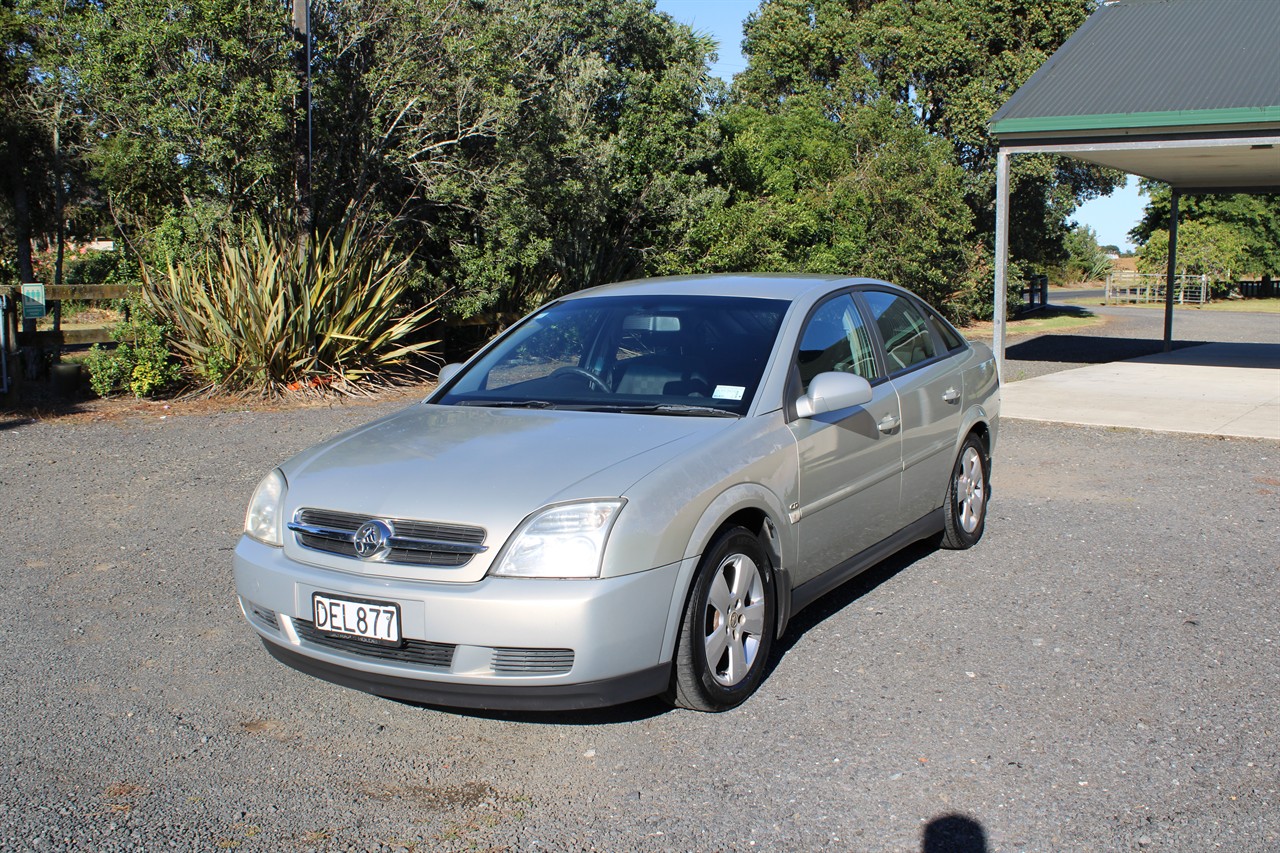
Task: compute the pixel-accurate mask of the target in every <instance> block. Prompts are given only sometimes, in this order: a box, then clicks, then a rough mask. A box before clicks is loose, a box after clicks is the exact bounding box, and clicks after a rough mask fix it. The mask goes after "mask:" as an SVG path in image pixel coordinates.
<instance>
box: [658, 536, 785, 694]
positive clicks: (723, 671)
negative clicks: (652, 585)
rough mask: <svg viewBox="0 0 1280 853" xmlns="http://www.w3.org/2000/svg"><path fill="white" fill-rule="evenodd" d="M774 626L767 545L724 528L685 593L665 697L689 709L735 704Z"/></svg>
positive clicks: (769, 644)
mask: <svg viewBox="0 0 1280 853" xmlns="http://www.w3.org/2000/svg"><path fill="white" fill-rule="evenodd" d="M776 623H777V595H776V593H775V590H774V578H773V561H772V560H771V559H770V557H769V552H768V550H767V549H766V548H765V547H764V546H763V545H762V544H761V543H760V540H759V539H758V538H757V537H756V535H755V534H754V533H752V532H751V531H749V530H747V529H746V528H745V527H733V528H730V529H728V530H726V531H724V532H723V533H721V534H720V536H719V537H717V538H716V540H715V541H714V542H713V543H712V545H711V547H710V548H709V549H708V550H707V552H706V554H704V555H703V558H702V563H701V564H700V565H699V567H698V574H697V576H696V577H695V579H694V582H693V588H692V589H691V590H690V591H689V599H688V601H687V602H686V603H685V608H684V618H683V619H682V620H681V623H680V636H679V638H678V640H677V641H676V654H675V665H674V667H673V672H672V675H671V688H670V689H669V690H668V692H667V695H666V698H667V700H668V701H669V702H671V703H672V704H673V705H677V706H679V707H682V708H689V709H691V710H694V711H727V710H728V709H730V708H733V707H735V706H737V705H740V704H741V703H742V702H743V701H744V700H745V699H746V698H747V697H748V696H750V695H751V694H752V693H754V692H755V690H756V688H757V687H758V686H759V685H760V681H761V679H763V678H764V671H765V667H766V666H767V665H768V661H769V650H770V649H771V648H773V634H774V631H775V627H776ZM710 657H714V658H715V660H709V659H708V658H710Z"/></svg>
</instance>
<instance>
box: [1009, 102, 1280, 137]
mask: <svg viewBox="0 0 1280 853" xmlns="http://www.w3.org/2000/svg"><path fill="white" fill-rule="evenodd" d="M1270 122H1280V106H1275V107H1230V108H1227V109H1218V110H1164V111H1161V112H1151V113H1111V114H1104V115H1076V116H1040V117H1033V118H1005V119H1000V120H999V121H997V122H994V123H993V124H992V125H991V133H992V134H994V135H996V136H999V135H1001V134H1005V133H1043V132H1049V131H1066V130H1121V129H1128V128H1137V127H1148V128H1150V127H1195V126H1203V125H1215V124H1257V123H1270Z"/></svg>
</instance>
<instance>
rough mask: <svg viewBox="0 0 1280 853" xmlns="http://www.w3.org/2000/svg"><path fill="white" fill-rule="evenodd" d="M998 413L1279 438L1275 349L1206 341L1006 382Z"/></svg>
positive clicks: (1279, 350)
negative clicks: (1166, 351) (1163, 351)
mask: <svg viewBox="0 0 1280 853" xmlns="http://www.w3.org/2000/svg"><path fill="white" fill-rule="evenodd" d="M1000 413H1001V414H1002V415H1003V416H1004V417H1008V418H1015V419H1020V420H1032V421H1051V422H1054V423H1073V424H1088V425H1091V426H1112V427H1126V428H1131V429H1148V430H1156V431H1159V432H1189V433H1199V434H1205V435H1224V436H1240V437H1247V438H1267V439H1273V440H1277V441H1280V344H1250V343H1218V344H1206V345H1204V346H1198V347H1187V348H1186V349H1181V350H1175V351H1174V352H1171V353H1162V354H1160V355H1152V356H1146V357H1143V358H1137V359H1133V360H1131V361H1119V362H1112V363H1110V364H1097V365H1091V366H1088V367H1080V368H1076V369H1074V370H1065V371H1062V372H1060V373H1051V374H1048V375H1046V376H1037V377H1034V378H1032V379H1024V380H1022V381H1020V382H1011V383H1009V384H1007V385H1005V386H1003V388H1002V390H1001V404H1000Z"/></svg>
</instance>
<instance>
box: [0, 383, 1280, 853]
mask: <svg viewBox="0 0 1280 853" xmlns="http://www.w3.org/2000/svg"><path fill="white" fill-rule="evenodd" d="M384 408H385V407H383V408H379V407H335V408H332V409H310V410H303V411H297V412H291V413H266V414H262V413H259V414H252V415H251V414H236V413H228V414H219V415H204V416H187V417H177V418H174V417H170V418H167V419H164V420H161V419H160V418H159V417H158V416H157V414H158V413H157V414H152V415H150V416H144V415H138V416H137V417H134V418H132V419H127V420H123V421H121V422H118V423H99V424H84V423H80V424H71V423H67V422H65V421H62V422H59V421H45V422H39V423H30V424H16V423H13V422H5V421H3V419H0V449H2V450H3V456H4V459H5V465H4V466H3V467H2V468H0V495H2V496H3V498H2V499H3V501H4V509H5V512H4V515H5V518H6V521H7V528H6V531H7V535H6V536H5V537H4V538H3V540H0V578H3V582H2V584H0V589H2V590H3V596H2V597H0V688H2V689H0V718H2V719H3V723H2V724H0V757H2V759H3V760H2V761H0V767H2V768H3V769H2V770H0V848H3V849H6V850H10V849H20V850H61V849H68V848H70V849H80V850H94V851H100V850H101V851H113V850H156V849H162V848H168V847H169V846H170V845H173V846H174V847H175V848H177V849H199V850H212V849H238V850H255V851H256V850H264V851H265V850H282V849H283V850H309V849H316V850H376V849H416V850H472V849H498V850H504V849H509V850H540V849H546V850H592V849H600V850H622V849H628V850H630V849H635V850H644V851H649V850H653V851H661V850H699V851H702V850H749V849H769V850H784V849H785V850H801V849H831V850H865V851H911V850H924V851H929V853H938V851H942V850H962V851H980V850H990V851H1005V850H1029V851H1042V850H1055V851H1058V850H1066V851H1071V850H1080V851H1095V850H1139V849H1141V850H1163V851H1170V850H1173V851H1203V850H1210V849H1224V850H1231V851H1237V852H1239V851H1243V852H1244V853H1249V852H1250V851H1275V850H1277V849H1280V695H1277V693H1278V691H1280V687H1277V685H1280V588H1278V587H1280V580H1278V579H1280V572H1278V571H1277V569H1278V568H1280V541H1277V533H1276V531H1277V530H1278V529H1280V446H1278V445H1277V444H1276V443H1274V442H1271V443H1268V442H1259V441H1235V440H1211V439H1204V438H1197V437H1185V436H1172V435H1152V434H1144V433H1139V432H1127V431H1114V430H1097V429H1088V428H1071V427H1051V426H1044V425H1037V424H1031V423H1013V422H1011V423H1009V424H1007V425H1006V432H1005V435H1004V440H1003V442H1002V445H1001V446H1000V447H999V449H998V453H997V466H998V468H997V471H996V475H995V503H994V504H993V507H992V516H991V519H990V523H989V527H988V534H987V537H986V539H985V540H984V541H983V542H982V543H981V544H980V545H979V546H978V547H977V548H976V549H974V550H972V551H969V552H964V553H951V552H934V551H931V550H929V549H927V548H918V549H915V550H913V551H911V552H909V553H907V554H905V555H904V556H902V557H900V558H898V559H895V560H892V561H890V562H889V563H887V564H885V565H883V566H881V567H879V568H877V569H875V570H873V571H872V572H871V573H870V574H868V575H865V576H863V578H862V579H860V580H859V581H856V582H855V583H854V584H853V585H851V586H848V587H846V588H844V589H842V590H840V591H838V592H837V593H836V594H835V595H834V596H833V597H831V598H830V599H828V600H826V601H824V602H821V603H820V604H818V605H815V607H814V608H812V609H810V610H808V611H806V612H805V613H803V614H801V616H800V618H799V619H798V620H797V622H796V623H795V624H794V626H793V627H792V629H791V631H790V632H789V634H788V635H787V637H786V639H785V641H784V642H783V643H781V646H780V648H779V650H778V653H777V656H776V661H775V666H774V669H773V671H772V673H771V674H770V676H769V678H768V679H767V680H766V682H765V683H764V685H763V687H762V689H761V690H760V692H759V694H758V695H757V696H755V697H754V698H753V699H752V700H751V701H749V702H748V703H747V704H745V705H744V706H743V707H741V708H740V709H737V710H735V711H733V712H731V713H728V714H724V715H718V716H711V715H703V714H696V713H692V712H685V711H668V710H665V709H663V708H662V707H660V706H658V705H656V704H649V703H641V704H639V705H633V706H628V707H625V708H622V709H619V710H615V711H610V712H607V713H599V714H593V715H578V716H575V715H557V716H547V717H538V716H506V715H483V714H459V713H453V712H447V711H442V710H437V709H431V708H424V707H418V706H412V705H406V704H401V703H397V702H392V701H387V700H383V699H378V698H375V697H372V696H368V695H364V694H361V693H356V692H352V691H348V690H344V689H341V688H337V687H334V686H331V685H329V684H325V683H321V682H319V681H316V680H313V679H309V678H307V677H305V676H302V675H300V674H298V673H295V672H293V671H290V670H287V669H284V668H282V667H281V666H279V665H278V664H276V663H275V662H273V661H272V660H271V659H270V658H269V657H268V656H267V654H266V653H265V652H264V651H263V650H262V648H261V647H260V646H259V644H258V643H257V641H256V639H254V636H253V635H252V633H251V631H250V630H249V628H248V627H247V626H246V625H244V624H242V620H241V617H240V615H239V613H238V612H237V608H236V606H235V604H234V601H233V595H232V581H231V572H230V552H231V548H232V547H233V544H234V542H235V539H236V536H237V534H238V528H239V525H240V516H241V513H242V508H243V505H244V502H245V500H246V499H247V497H248V495H249V492H250V490H251V489H252V487H253V484H254V482H255V481H256V480H257V478H258V476H259V475H260V474H261V473H262V472H263V471H264V470H266V469H267V468H269V467H270V466H271V465H272V464H275V463H276V462H277V461H278V460H280V459H281V458H282V457H283V456H285V455H287V454H289V453H291V452H293V451H296V450H298V449H301V448H302V447H304V446H306V445H309V444H311V443H312V442H314V441H316V440H318V439H320V438H322V437H325V436H328V435H331V434H332V433H334V432H336V431H338V430H340V429H344V428H347V427H350V426H353V425H355V424H357V423H360V422H363V421H364V420H367V419H369V418H371V417H373V416H375V415H377V414H380V413H381V412H382V411H383V410H384ZM948 839H950V841H948ZM966 840H967V843H966Z"/></svg>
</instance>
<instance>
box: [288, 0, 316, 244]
mask: <svg viewBox="0 0 1280 853" xmlns="http://www.w3.org/2000/svg"><path fill="white" fill-rule="evenodd" d="M293 41H294V47H293V68H294V74H295V76H296V77H297V80H298V93H299V94H298V104H297V107H296V109H295V110H294V115H293V162H294V175H295V180H294V193H295V198H294V203H295V206H296V209H297V214H298V233H297V241H298V249H299V250H300V251H301V250H305V249H306V248H307V247H308V246H309V245H310V243H311V234H312V232H313V231H314V230H315V211H314V209H313V205H312V199H311V2H310V0H293Z"/></svg>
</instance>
